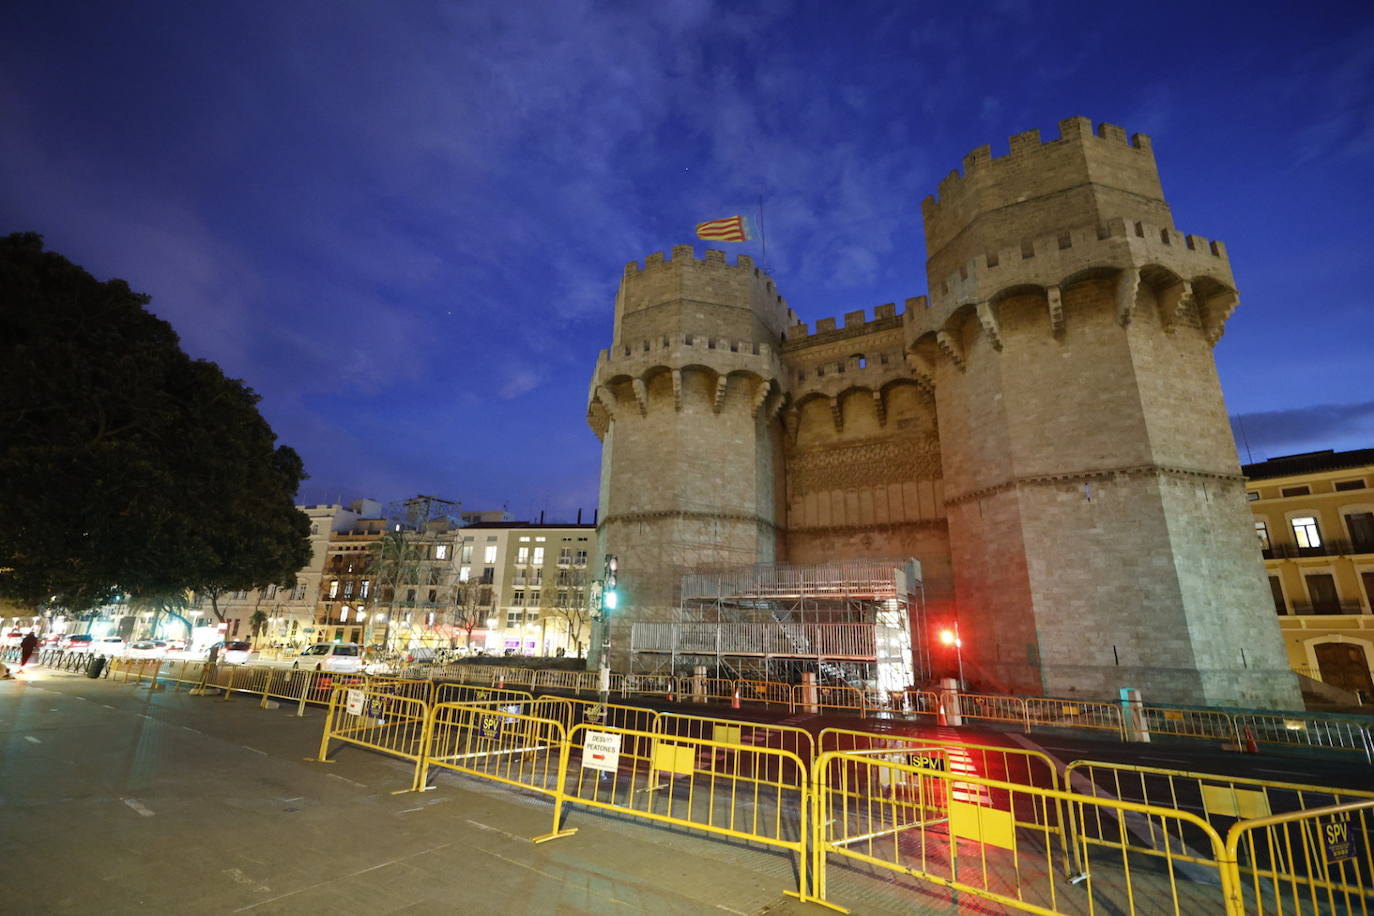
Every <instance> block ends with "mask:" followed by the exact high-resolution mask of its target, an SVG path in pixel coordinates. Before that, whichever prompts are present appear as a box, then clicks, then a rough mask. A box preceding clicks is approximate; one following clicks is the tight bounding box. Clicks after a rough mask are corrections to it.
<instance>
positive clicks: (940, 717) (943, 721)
mask: <svg viewBox="0 0 1374 916" xmlns="http://www.w3.org/2000/svg"><path fill="white" fill-rule="evenodd" d="M935 724H937V725H941V726H945V725H949V719H948V718H946V717H945V701H944V700H941V701H940V712H939V715H938V716H937V717H936V719H935Z"/></svg>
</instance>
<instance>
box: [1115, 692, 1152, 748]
mask: <svg viewBox="0 0 1374 916" xmlns="http://www.w3.org/2000/svg"><path fill="white" fill-rule="evenodd" d="M1144 707H1145V701H1144V700H1142V699H1141V698H1140V690H1139V689H1138V688H1135V687H1122V688H1121V731H1122V733H1123V734H1122V738H1124V739H1125V740H1126V741H1139V742H1142V743H1145V744H1148V743H1149V742H1150V730H1149V727H1148V726H1147V725H1146V723H1145V708H1144Z"/></svg>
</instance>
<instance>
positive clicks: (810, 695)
mask: <svg viewBox="0 0 1374 916" xmlns="http://www.w3.org/2000/svg"><path fill="white" fill-rule="evenodd" d="M802 706H803V707H805V709H806V711H807V712H809V713H813V714H814V713H818V712H820V707H819V706H817V705H816V672H814V671H805V672H802Z"/></svg>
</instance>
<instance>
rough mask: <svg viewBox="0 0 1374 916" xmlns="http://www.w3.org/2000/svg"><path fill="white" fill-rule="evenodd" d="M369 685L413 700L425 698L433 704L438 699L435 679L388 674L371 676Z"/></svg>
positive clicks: (368, 681)
mask: <svg viewBox="0 0 1374 916" xmlns="http://www.w3.org/2000/svg"><path fill="white" fill-rule="evenodd" d="M367 683H368V686H370V687H375V688H378V689H381V688H385V689H386V690H388V691H389V692H391V693H393V694H395V695H396V696H403V697H410V698H411V699H412V700H423V701H424V702H425V703H427V704H428V705H430V706H433V705H434V704H435V703H436V702H437V700H436V698H435V688H436V687H437V686H438V685H436V684H435V683H434V681H431V680H428V679H420V678H402V677H386V676H380V677H379V676H370V677H368V679H367Z"/></svg>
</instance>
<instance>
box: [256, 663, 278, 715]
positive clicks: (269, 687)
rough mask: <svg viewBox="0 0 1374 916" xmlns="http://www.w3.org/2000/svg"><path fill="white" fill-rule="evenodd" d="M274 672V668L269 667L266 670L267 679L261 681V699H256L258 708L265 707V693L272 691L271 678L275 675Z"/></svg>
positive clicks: (275, 671)
mask: <svg viewBox="0 0 1374 916" xmlns="http://www.w3.org/2000/svg"><path fill="white" fill-rule="evenodd" d="M276 673H277V670H276V669H275V668H271V669H269V670H268V672H267V680H265V681H263V684H262V699H261V700H259V701H258V709H266V708H267V695H268V694H269V693H271V692H272V678H273V677H274V676H275V675H276Z"/></svg>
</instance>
